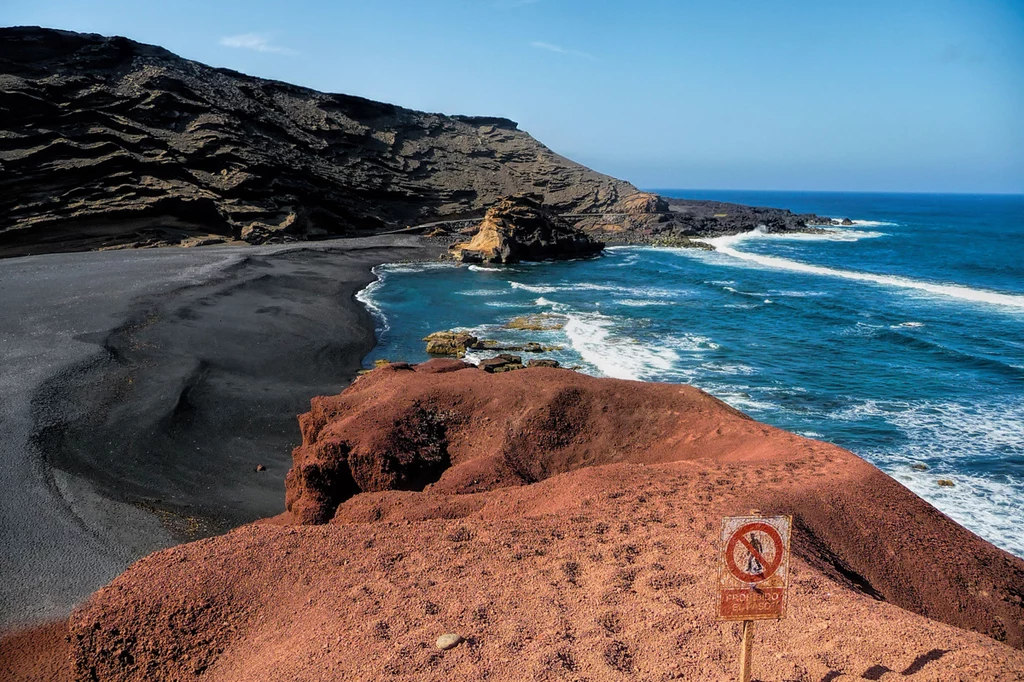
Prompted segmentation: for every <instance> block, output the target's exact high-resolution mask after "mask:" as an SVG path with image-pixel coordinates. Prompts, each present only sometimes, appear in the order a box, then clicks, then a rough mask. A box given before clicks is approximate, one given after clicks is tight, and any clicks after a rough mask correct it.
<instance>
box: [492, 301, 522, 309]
mask: <svg viewBox="0 0 1024 682" xmlns="http://www.w3.org/2000/svg"><path fill="white" fill-rule="evenodd" d="M484 305H485V306H488V307H490V308H529V307H530V306H531V305H533V304H532V303H524V302H522V301H485V302H484Z"/></svg>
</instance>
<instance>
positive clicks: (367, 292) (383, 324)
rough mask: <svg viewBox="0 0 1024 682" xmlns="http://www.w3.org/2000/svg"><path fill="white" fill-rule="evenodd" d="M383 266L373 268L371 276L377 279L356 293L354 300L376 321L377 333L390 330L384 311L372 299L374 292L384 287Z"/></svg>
mask: <svg viewBox="0 0 1024 682" xmlns="http://www.w3.org/2000/svg"><path fill="white" fill-rule="evenodd" d="M382 267H383V266H378V267H375V268H373V270H372V272H373V274H375V275H377V279H375V280H374V281H372V282H370V283H369V284H367V285H366V286H365V287H363V288H362V289H360V290H359V291H357V292H356V300H357V301H359V302H360V303H362V304H363V305H364V306H365V307H366V309H367V310H369V311H370V314H371V315H373V317H374V318H375V319H376V320H377V331H378V332H380V333H383V332H386V331H388V330H390V329H391V325H390V324H389V323H388V317H387V315H385V314H384V309H383V308H381V306H380V304H379V303H377V301H376V300H375V298H374V295H375V294H376V292H378V291H379V290H380V289H381V287H383V286H384V278H385V276H386V275H385V274H384V272H383V271H382V269H381V268H382Z"/></svg>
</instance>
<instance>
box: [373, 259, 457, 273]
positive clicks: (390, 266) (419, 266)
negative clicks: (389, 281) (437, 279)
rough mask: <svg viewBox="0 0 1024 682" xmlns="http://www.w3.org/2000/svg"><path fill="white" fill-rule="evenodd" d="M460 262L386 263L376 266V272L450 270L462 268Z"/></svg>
mask: <svg viewBox="0 0 1024 682" xmlns="http://www.w3.org/2000/svg"><path fill="white" fill-rule="evenodd" d="M460 267H462V265H461V264H460V263H451V262H438V263H385V264H383V265H378V266H377V267H376V268H374V269H373V270H374V272H377V273H378V274H379V273H383V272H409V273H414V272H427V271H429V270H450V269H452V268H460Z"/></svg>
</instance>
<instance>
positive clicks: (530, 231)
mask: <svg viewBox="0 0 1024 682" xmlns="http://www.w3.org/2000/svg"><path fill="white" fill-rule="evenodd" d="M451 248H452V253H453V255H454V256H455V258H456V259H458V260H461V261H462V262H463V263H518V262H519V261H522V260H552V259H562V258H580V257H585V256H594V255H597V254H598V253H600V252H601V249H603V248H604V243H603V242H600V241H597V240H596V239H593V238H592V237H590V235H588V234H586V233H585V232H583V231H582V230H578V229H576V228H575V227H573V226H572V225H570V224H569V223H568V222H566V221H565V220H563V219H561V218H559V217H558V216H556V215H554V214H552V213H549V212H547V211H545V210H543V208H542V207H541V204H540V201H539V199H538V198H537V197H534V196H532V195H526V194H517V195H515V196H511V197H506V198H505V199H502V200H501V201H500V202H498V204H497V205H495V206H492V207H491V208H490V209H488V211H487V215H485V216H484V219H483V222H481V223H480V226H479V228H478V229H477V231H476V234H475V235H474V236H473V238H472V239H471V240H470V241H468V242H464V243H462V244H456V245H454V246H452V247H451Z"/></svg>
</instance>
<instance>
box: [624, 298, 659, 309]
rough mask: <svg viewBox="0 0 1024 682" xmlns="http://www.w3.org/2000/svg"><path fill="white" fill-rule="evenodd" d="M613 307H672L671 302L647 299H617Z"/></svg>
mask: <svg viewBox="0 0 1024 682" xmlns="http://www.w3.org/2000/svg"><path fill="white" fill-rule="evenodd" d="M613 303H615V305H624V306H628V307H631V308H646V307H648V306H655V305H672V301H658V300H651V299H649V298H619V299H616V300H615V301H613Z"/></svg>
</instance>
